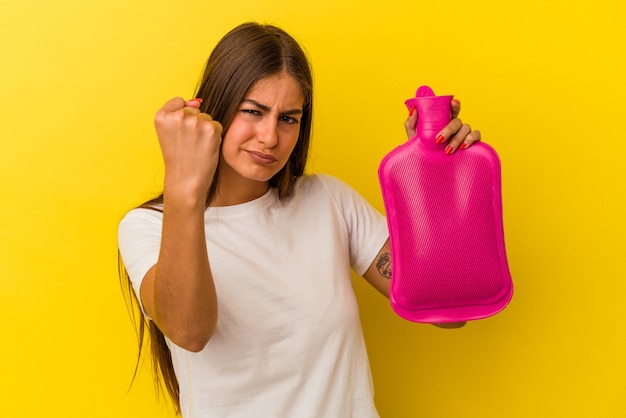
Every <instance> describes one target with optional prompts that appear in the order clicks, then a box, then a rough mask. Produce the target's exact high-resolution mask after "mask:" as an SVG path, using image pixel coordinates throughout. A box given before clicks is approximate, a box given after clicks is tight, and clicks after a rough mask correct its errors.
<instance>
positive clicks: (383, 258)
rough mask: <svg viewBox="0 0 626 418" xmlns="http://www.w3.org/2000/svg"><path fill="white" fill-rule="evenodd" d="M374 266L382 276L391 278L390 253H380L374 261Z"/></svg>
mask: <svg viewBox="0 0 626 418" xmlns="http://www.w3.org/2000/svg"><path fill="white" fill-rule="evenodd" d="M376 268H377V269H378V272H379V273H380V274H381V275H382V276H383V277H386V278H388V279H391V255H390V254H389V253H383V254H381V255H380V257H378V260H377V261H376Z"/></svg>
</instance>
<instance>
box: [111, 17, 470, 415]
mask: <svg viewBox="0 0 626 418" xmlns="http://www.w3.org/2000/svg"><path fill="white" fill-rule="evenodd" d="M196 97H198V99H194V100H188V101H185V100H183V99H181V98H174V99H172V100H170V101H168V102H167V103H166V104H165V105H164V106H163V107H162V109H161V110H159V111H158V112H157V114H156V117H155V127H156V132H157V136H158V139H159V144H160V147H161V150H162V154H163V159H164V163H165V180H164V191H163V194H162V195H161V196H160V197H159V198H157V199H155V200H152V201H150V202H147V203H146V204H144V205H142V207H141V208H138V209H135V210H132V211H131V212H129V213H128V214H127V215H126V216H125V218H124V219H123V220H122V222H121V223H120V227H119V248H120V254H121V258H122V260H123V266H122V267H123V268H122V272H123V273H125V272H126V271H127V272H128V276H127V277H128V278H129V284H130V285H132V291H131V293H132V292H134V293H132V294H133V295H136V298H135V300H136V301H137V303H139V306H140V307H141V310H142V318H141V322H140V328H141V333H140V334H143V326H144V324H148V326H149V331H150V336H151V341H152V352H153V359H154V362H155V365H156V366H157V369H158V371H160V374H161V375H162V377H163V378H164V380H165V385H166V387H167V389H168V392H169V394H170V396H171V397H172V399H173V401H174V404H175V405H176V406H177V407H178V408H179V411H180V412H182V415H183V416H185V417H192V416H193V417H225V416H229V417H231V416H232V417H251V416H262V417H359V418H364V417H365V418H367V417H377V416H378V414H377V412H376V408H375V406H374V403H373V390H372V387H371V386H372V385H371V377H370V370H369V365H368V359H367V353H366V349H365V344H364V341H363V334H362V330H361V325H360V321H359V315H358V308H357V305H356V300H355V296H354V293H353V290H352V284H351V267H352V268H353V269H354V271H356V272H357V273H358V274H361V275H362V276H363V277H364V278H365V279H366V280H367V281H368V282H370V283H371V284H372V285H373V286H374V287H375V288H376V289H378V290H379V291H380V292H381V293H382V294H384V295H386V296H387V295H388V291H389V274H390V273H389V269H388V262H386V260H388V259H389V243H388V231H387V225H386V222H385V219H384V218H383V217H382V216H381V215H380V214H379V213H378V212H377V211H376V210H374V209H373V208H372V207H371V206H370V205H369V204H368V203H367V202H366V201H365V200H364V199H363V198H361V197H360V196H359V195H358V194H357V193H355V192H354V191H353V190H352V189H350V188H349V187H348V186H346V185H345V184H343V183H342V182H340V181H338V180H336V179H334V178H332V177H329V176H323V175H304V167H305V165H306V159H307V153H308V149H309V142H310V130H311V123H312V113H311V112H312V108H313V95H312V77H311V72H310V68H309V64H308V62H307V59H306V56H305V54H304V53H303V51H302V49H301V48H300V47H299V45H298V44H297V42H296V41H295V40H294V39H293V38H292V37H291V36H289V35H288V34H287V33H285V32H284V31H282V30H281V29H279V28H276V27H273V26H266V25H258V24H254V23H248V24H244V25H241V26H239V27H237V28H235V29H233V30H232V31H231V32H229V33H228V34H226V36H225V37H224V38H223V39H222V40H221V41H220V42H219V43H218V45H217V46H216V48H215V49H214V51H213V52H212V54H211V56H210V58H209V60H208V63H207V66H206V70H205V73H204V77H203V80H202V82H201V83H200V86H199V88H198V92H197V95H196ZM458 110H459V109H458V103H455V104H454V115H453V116H454V117H455V118H454V119H453V121H452V122H451V123H450V124H449V125H448V126H447V127H446V128H445V129H444V130H443V131H442V132H441V135H442V138H443V139H444V140H448V141H450V143H449V148H448V152H453V151H454V150H456V149H457V148H458V147H459V146H461V144H462V143H464V147H467V146H469V145H471V144H472V143H473V142H475V141H476V140H479V139H480V134H479V133H478V132H477V131H474V132H471V131H470V129H469V127H468V126H467V125H463V124H462V123H461V121H460V120H459V119H457V118H456V115H457V114H458ZM416 120H417V115H412V116H411V117H409V119H408V120H407V122H406V128H407V133H408V134H409V135H411V134H412V133H413V132H414V129H415V124H416ZM140 340H142V337H140ZM140 349H141V347H140ZM158 371H157V378H158Z"/></svg>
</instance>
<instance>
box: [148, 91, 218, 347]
mask: <svg viewBox="0 0 626 418" xmlns="http://www.w3.org/2000/svg"><path fill="white" fill-rule="evenodd" d="M199 104H200V103H199V102H198V101H187V102H185V101H184V100H183V99H181V98H176V99H172V100H170V101H169V102H167V103H166V104H165V105H164V106H163V108H162V109H161V110H159V112H157V115H156V117H155V127H156V131H157V135H158V137H159V143H160V146H161V151H162V153H163V159H164V163H165V183H164V193H163V195H164V203H163V230H162V237H161V247H160V253H159V259H158V261H157V264H156V265H155V266H153V267H152V268H151V269H150V270H149V271H148V273H146V275H145V277H144V280H143V282H142V284H141V291H140V292H141V299H142V303H143V306H144V309H145V310H146V312H147V313H148V315H150V317H152V319H153V320H154V321H155V323H156V325H157V326H158V327H159V329H160V330H161V332H163V334H165V335H166V336H167V337H168V338H169V339H170V340H172V342H174V343H175V344H176V345H178V346H180V347H183V348H185V349H187V350H190V351H200V350H202V348H204V346H205V345H206V343H207V342H208V341H209V339H210V338H211V336H212V335H213V332H214V331H215V326H216V323H217V295H216V293H215V285H214V283H213V277H212V275H211V268H210V265H209V257H208V254H207V249H206V240H205V230H204V211H205V205H206V196H207V191H208V189H209V186H210V184H211V182H212V179H213V176H214V173H215V170H216V167H217V161H218V157H219V144H220V141H221V132H222V128H221V125H220V124H219V123H218V122H215V121H213V120H212V118H211V117H210V116H209V115H207V114H205V113H201V112H200V111H199V110H198V108H197V107H198V106H199Z"/></svg>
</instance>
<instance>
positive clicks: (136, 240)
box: [117, 208, 163, 309]
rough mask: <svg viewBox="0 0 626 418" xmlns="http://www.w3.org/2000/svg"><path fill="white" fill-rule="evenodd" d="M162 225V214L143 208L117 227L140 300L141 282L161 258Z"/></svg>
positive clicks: (121, 248) (131, 279)
mask: <svg viewBox="0 0 626 418" xmlns="http://www.w3.org/2000/svg"><path fill="white" fill-rule="evenodd" d="M162 225H163V214H162V212H159V211H157V210H152V209H143V208H142V209H133V210H131V211H130V212H128V213H127V214H126V216H124V218H123V219H122V221H121V222H120V224H119V227H118V231H117V243H118V248H119V250H120V254H121V256H122V261H123V262H124V267H125V268H126V271H127V272H128V276H129V278H130V281H131V283H132V285H133V289H134V290H135V294H136V295H137V299H138V300H139V301H141V297H140V293H139V289H140V288H141V282H142V281H143V278H144V276H145V275H146V273H147V272H148V270H150V268H152V266H154V265H155V264H156V263H157V261H158V259H159V251H160V248H161V231H162ZM142 309H143V307H142Z"/></svg>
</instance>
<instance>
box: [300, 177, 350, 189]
mask: <svg viewBox="0 0 626 418" xmlns="http://www.w3.org/2000/svg"><path fill="white" fill-rule="evenodd" d="M313 185H315V186H318V187H320V186H321V187H325V188H331V189H337V188H350V186H348V185H347V184H346V183H345V182H344V181H342V180H340V179H339V178H337V177H335V176H333V175H330V174H326V173H313V174H306V175H304V176H302V177H300V179H299V181H298V186H299V187H300V188H304V187H311V186H313Z"/></svg>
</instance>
